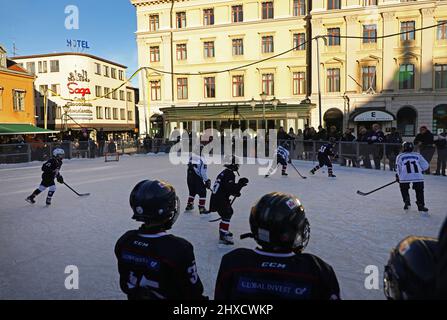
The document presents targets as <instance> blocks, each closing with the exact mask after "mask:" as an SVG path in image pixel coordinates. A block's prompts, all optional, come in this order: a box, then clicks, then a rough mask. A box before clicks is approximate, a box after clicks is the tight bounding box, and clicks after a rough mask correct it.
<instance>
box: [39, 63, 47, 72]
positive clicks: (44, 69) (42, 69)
mask: <svg viewBox="0 0 447 320" xmlns="http://www.w3.org/2000/svg"><path fill="white" fill-rule="evenodd" d="M38 68H39V70H38V71H39V73H47V72H48V70H47V62H46V61H39V63H38Z"/></svg>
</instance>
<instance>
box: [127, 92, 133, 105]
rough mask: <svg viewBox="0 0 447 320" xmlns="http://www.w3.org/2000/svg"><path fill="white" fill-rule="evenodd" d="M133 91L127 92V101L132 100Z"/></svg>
mask: <svg viewBox="0 0 447 320" xmlns="http://www.w3.org/2000/svg"><path fill="white" fill-rule="evenodd" d="M132 100H133V99H132V92H130V91H129V92H127V102H132Z"/></svg>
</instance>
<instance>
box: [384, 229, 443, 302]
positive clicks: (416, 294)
mask: <svg viewBox="0 0 447 320" xmlns="http://www.w3.org/2000/svg"><path fill="white" fill-rule="evenodd" d="M437 252H438V240H437V239H435V238H427V237H415V236H410V237H406V238H405V239H403V240H402V241H401V242H400V243H399V244H398V245H397V246H396V247H395V248H394V249H393V250H392V251H391V254H390V257H389V260H388V263H387V265H386V266H385V272H384V276H383V291H384V293H385V296H386V297H387V299H388V300H433V299H438V298H441V296H439V297H437V296H436V295H437V294H436V290H435V289H436V258H437V257H436V256H437Z"/></svg>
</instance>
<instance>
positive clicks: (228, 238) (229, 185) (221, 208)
mask: <svg viewBox="0 0 447 320" xmlns="http://www.w3.org/2000/svg"><path fill="white" fill-rule="evenodd" d="M230 159H231V160H230ZM225 162H226V164H225V165H224V166H225V169H224V170H223V171H222V172H221V173H220V174H219V175H218V176H217V178H216V181H215V183H214V186H213V193H212V194H211V199H210V212H217V213H218V214H219V216H220V217H221V218H222V220H221V222H220V224H219V243H221V244H224V245H232V244H234V241H233V234H232V233H231V232H230V231H229V229H230V221H231V217H232V216H233V208H232V202H231V200H230V197H231V196H234V197H235V198H237V197H240V196H241V190H242V188H243V187H245V186H247V184H248V179H247V178H241V179H239V181H238V182H236V175H235V174H234V173H235V172H238V171H239V163H237V159H236V157H235V156H232V157H231V158H227V161H225ZM238 175H239V172H238Z"/></svg>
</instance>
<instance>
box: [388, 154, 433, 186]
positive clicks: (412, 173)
mask: <svg viewBox="0 0 447 320" xmlns="http://www.w3.org/2000/svg"><path fill="white" fill-rule="evenodd" d="M396 164H397V174H398V175H399V180H400V182H404V183H407V182H422V181H424V176H423V174H422V172H424V171H425V170H427V169H428V168H429V167H430V165H429V164H428V162H427V161H426V160H425V159H424V157H422V156H421V154H420V153H418V152H404V153H401V154H399V155H398V156H397V158H396Z"/></svg>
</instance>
